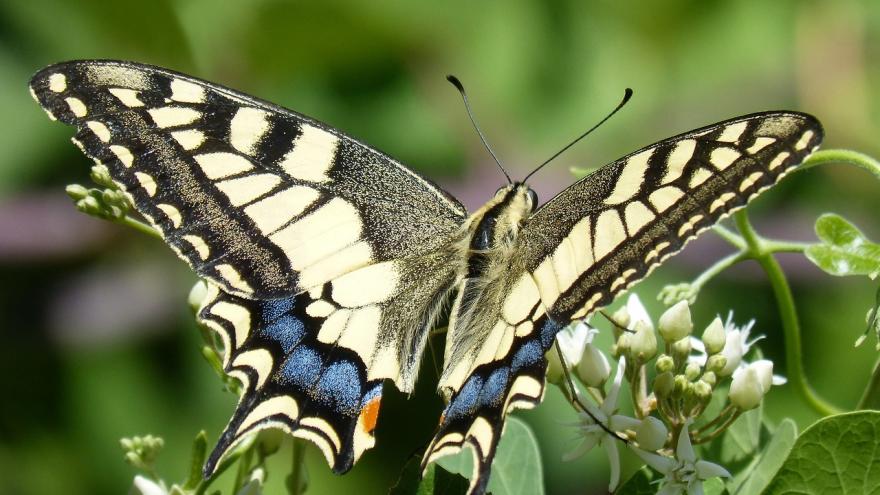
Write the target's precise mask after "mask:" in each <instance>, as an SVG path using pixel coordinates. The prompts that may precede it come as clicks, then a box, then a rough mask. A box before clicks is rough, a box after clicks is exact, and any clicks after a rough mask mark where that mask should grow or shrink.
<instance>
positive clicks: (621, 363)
mask: <svg viewBox="0 0 880 495" xmlns="http://www.w3.org/2000/svg"><path fill="white" fill-rule="evenodd" d="M625 371H626V357H625V356H620V359H619V360H618V361H617V372H616V373H615V375H614V382H613V383H612V384H611V389H610V390H609V391H608V395H606V396H605V400H604V401H603V402H602V412H604V413H605V415H606V416H611V414H612V413H613V412H614V410H615V409H617V396H618V395H619V394H620V385H621V383H623V374H624V372H625Z"/></svg>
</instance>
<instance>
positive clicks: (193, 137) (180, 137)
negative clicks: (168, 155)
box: [171, 129, 205, 151]
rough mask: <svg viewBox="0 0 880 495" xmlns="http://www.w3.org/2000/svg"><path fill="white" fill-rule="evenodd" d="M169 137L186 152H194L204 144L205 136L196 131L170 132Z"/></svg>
mask: <svg viewBox="0 0 880 495" xmlns="http://www.w3.org/2000/svg"><path fill="white" fill-rule="evenodd" d="M171 137H173V138H174V140H175V141H177V142H178V144H180V146H182V147H183V149H185V150H187V151H189V150H194V149H196V148H198V147H199V146H201V145H202V143H204V142H205V135H204V134H203V133H202V131H199V130H196V129H187V130H185V131H176V132H172V133H171Z"/></svg>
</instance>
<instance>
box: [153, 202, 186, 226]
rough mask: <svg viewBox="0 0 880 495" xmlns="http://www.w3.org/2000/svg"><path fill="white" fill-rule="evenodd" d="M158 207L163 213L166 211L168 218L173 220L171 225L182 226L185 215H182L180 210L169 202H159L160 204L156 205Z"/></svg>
mask: <svg viewBox="0 0 880 495" xmlns="http://www.w3.org/2000/svg"><path fill="white" fill-rule="evenodd" d="M156 208H159V209H160V210H162V213H164V214H165V216H167V217H168V219H169V220H171V225H173V226H174V228H179V227H180V224H181V223H182V222H183V217H182V216H181V215H180V210H178V209H177V208H175V207H174V206H171V205H169V204H167V203H159V204H158V205H156Z"/></svg>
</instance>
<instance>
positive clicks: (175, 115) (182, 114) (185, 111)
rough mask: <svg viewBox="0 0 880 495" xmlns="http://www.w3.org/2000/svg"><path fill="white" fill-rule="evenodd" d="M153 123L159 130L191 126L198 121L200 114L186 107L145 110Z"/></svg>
mask: <svg viewBox="0 0 880 495" xmlns="http://www.w3.org/2000/svg"><path fill="white" fill-rule="evenodd" d="M147 113H149V114H150V117H151V118H152V119H153V122H155V123H156V125H157V126H159V127H161V128H163V129H164V128H166V127H177V126H181V125H188V124H192V123H193V122H195V121H196V120H198V119H199V118H200V117H201V116H202V113H201V112H199V111H198V110H193V109H192V108H186V107H159V108H151V109H149V110H147Z"/></svg>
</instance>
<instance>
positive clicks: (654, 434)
mask: <svg viewBox="0 0 880 495" xmlns="http://www.w3.org/2000/svg"><path fill="white" fill-rule="evenodd" d="M668 435H669V431H668V430H667V429H666V425H664V424H663V421H660V420H659V419H657V418H655V417H654V416H647V417H645V418H644V419H643V420H642V422H641V423H640V424H639V426H638V428H636V441H637V442H638V443H639V447H640V448H641V449H642V450H648V451H654V450H659V449H661V448H663V446H664V445H666V438H667V436H668Z"/></svg>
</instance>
